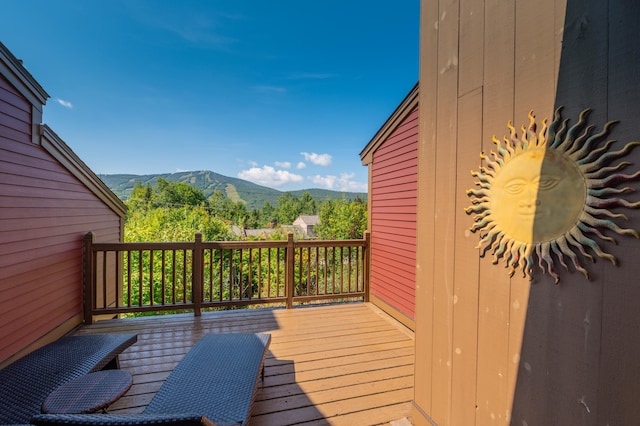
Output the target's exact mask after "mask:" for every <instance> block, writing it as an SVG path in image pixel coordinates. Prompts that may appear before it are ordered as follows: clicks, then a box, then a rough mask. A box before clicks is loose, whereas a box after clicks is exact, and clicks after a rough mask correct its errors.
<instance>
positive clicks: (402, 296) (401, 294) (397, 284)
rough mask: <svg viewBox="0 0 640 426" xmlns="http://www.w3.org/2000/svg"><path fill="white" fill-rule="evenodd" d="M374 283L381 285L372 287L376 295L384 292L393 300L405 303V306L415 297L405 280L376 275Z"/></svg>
mask: <svg viewBox="0 0 640 426" xmlns="http://www.w3.org/2000/svg"><path fill="white" fill-rule="evenodd" d="M374 281H375V282H376V283H383V285H377V284H376V285H374V288H375V289H376V292H377V293H378V294H380V293H381V292H384V293H387V294H390V295H393V299H394V300H398V301H402V302H406V305H409V304H410V303H411V302H412V300H413V299H414V297H415V291H414V289H413V287H412V286H411V285H409V283H408V282H407V281H406V280H403V279H396V278H395V277H388V276H384V275H376V276H375V279H374Z"/></svg>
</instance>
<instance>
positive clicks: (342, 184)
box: [309, 173, 368, 192]
mask: <svg viewBox="0 0 640 426" xmlns="http://www.w3.org/2000/svg"><path fill="white" fill-rule="evenodd" d="M354 176H355V173H342V174H340V177H338V176H334V175H326V176H320V175H315V176H311V177H309V180H311V182H313V183H314V184H316V185H319V186H321V187H323V188H326V189H331V190H333V191H345V192H367V190H368V188H367V183H366V182H365V183H362V182H356V181H354V180H353V177H354Z"/></svg>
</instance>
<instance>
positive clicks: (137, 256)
mask: <svg viewBox="0 0 640 426" xmlns="http://www.w3.org/2000/svg"><path fill="white" fill-rule="evenodd" d="M94 239H95V238H94V235H93V234H92V233H88V234H87V235H86V236H85V239H84V318H85V322H86V323H91V322H92V321H93V317H94V316H97V315H116V314H130V313H139V312H160V311H184V310H192V311H193V312H194V314H195V315H200V313H201V311H202V309H209V308H236V307H246V306H250V305H274V304H280V305H286V307H287V308H291V307H293V305H294V304H295V303H310V302H315V301H336V300H354V299H361V300H365V301H367V300H368V299H369V288H368V287H369V284H368V282H369V260H368V259H369V254H368V252H369V250H368V249H369V241H370V236H369V233H366V234H365V238H364V239H362V240H326V241H320V240H298V241H296V240H294V239H293V234H292V233H290V234H289V235H288V236H287V240H286V241H224V242H222V241H202V235H201V234H200V233H198V234H196V236H195V240H194V241H192V242H176V243H169V242H163V243H100V242H95V241H94Z"/></svg>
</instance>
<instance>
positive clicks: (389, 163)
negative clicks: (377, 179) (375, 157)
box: [375, 152, 418, 175]
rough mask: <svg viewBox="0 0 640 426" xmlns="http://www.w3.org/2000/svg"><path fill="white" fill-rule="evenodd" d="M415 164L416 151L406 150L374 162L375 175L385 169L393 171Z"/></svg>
mask: <svg viewBox="0 0 640 426" xmlns="http://www.w3.org/2000/svg"><path fill="white" fill-rule="evenodd" d="M417 164H418V159H417V158H416V153H415V152H407V153H404V154H402V155H397V156H395V157H391V158H387V159H385V160H384V161H380V162H379V163H376V167H375V170H376V175H378V174H382V173H385V172H386V171H387V170H391V171H395V170H398V169H407V168H410V167H413V166H414V165H417Z"/></svg>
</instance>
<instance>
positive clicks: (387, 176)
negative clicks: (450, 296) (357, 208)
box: [360, 85, 418, 329]
mask: <svg viewBox="0 0 640 426" xmlns="http://www.w3.org/2000/svg"><path fill="white" fill-rule="evenodd" d="M360 157H361V159H362V163H363V164H364V165H367V166H368V167H369V231H370V232H371V249H370V253H371V254H370V259H371V269H370V275H369V289H370V300H371V301H372V302H373V303H375V304H376V305H377V306H378V307H380V308H381V309H383V310H384V311H386V312H387V313H389V314H390V315H392V316H393V317H394V318H395V319H397V320H398V321H400V322H401V323H403V324H404V325H406V326H407V327H409V328H410V329H413V328H414V319H415V283H416V281H415V275H416V273H415V268H416V254H415V253H416V213H417V210H416V209H417V207H416V206H417V184H418V161H417V160H418V86H417V85H416V86H415V87H414V88H413V89H412V90H411V91H410V92H409V94H408V95H407V96H406V97H405V99H404V100H403V101H402V103H401V104H400V105H399V106H398V108H397V109H396V111H394V113H393V114H392V115H391V116H390V117H389V119H388V120H387V122H386V123H385V124H384V125H383V126H382V127H381V129H380V130H379V131H378V132H377V133H376V135H375V136H374V138H373V139H372V140H371V141H370V142H369V144H368V145H367V146H366V147H365V149H363V151H362V152H361V154H360Z"/></svg>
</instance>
